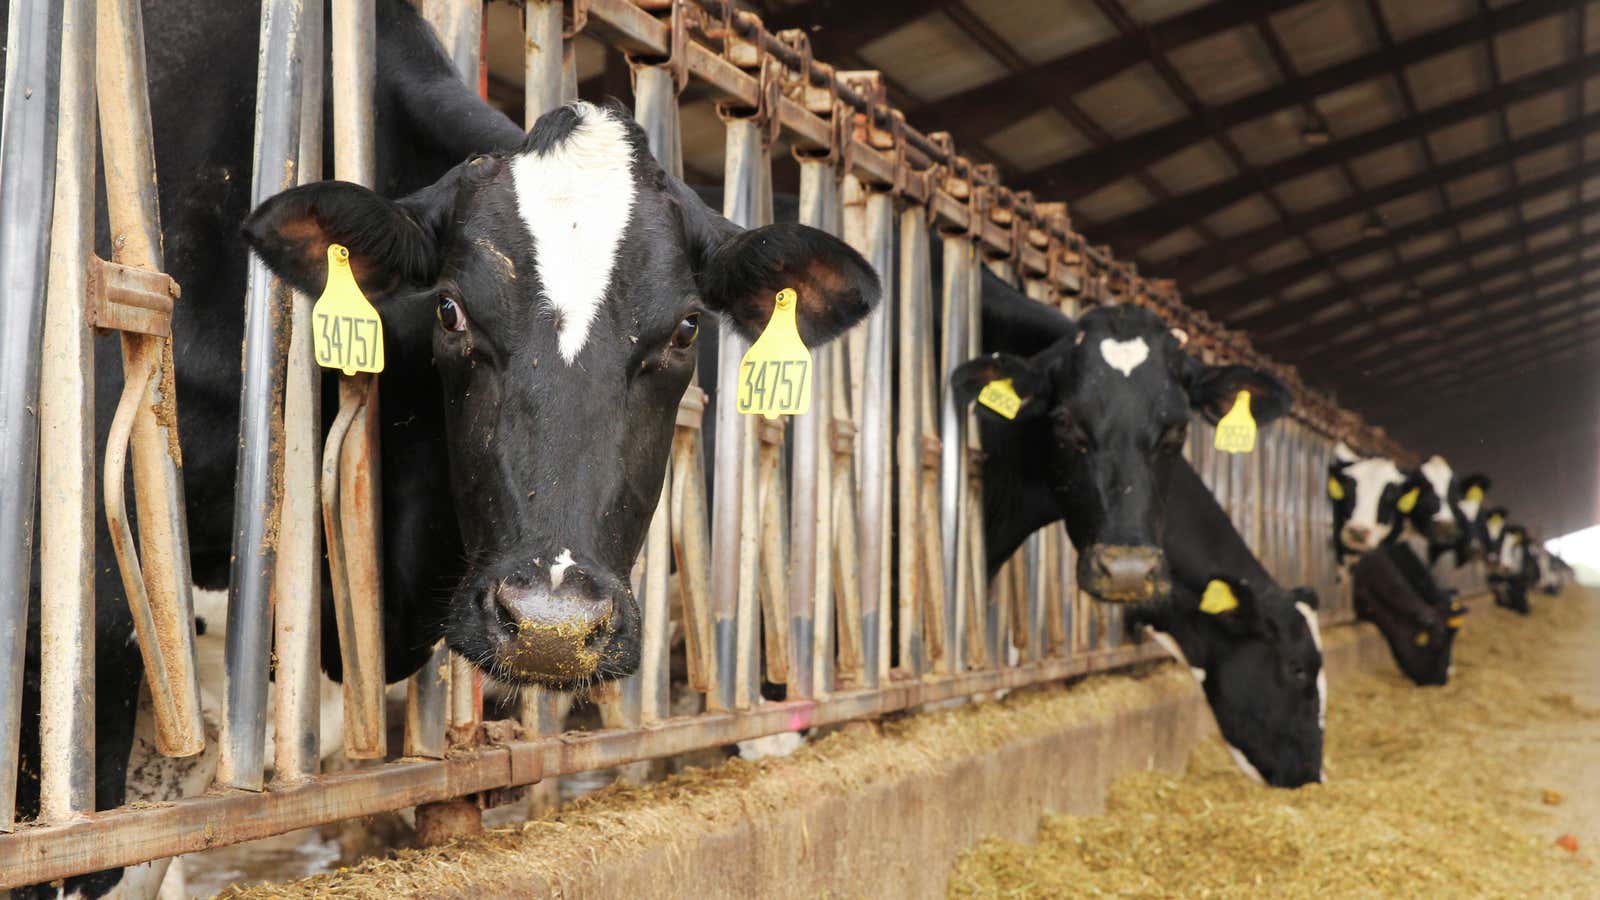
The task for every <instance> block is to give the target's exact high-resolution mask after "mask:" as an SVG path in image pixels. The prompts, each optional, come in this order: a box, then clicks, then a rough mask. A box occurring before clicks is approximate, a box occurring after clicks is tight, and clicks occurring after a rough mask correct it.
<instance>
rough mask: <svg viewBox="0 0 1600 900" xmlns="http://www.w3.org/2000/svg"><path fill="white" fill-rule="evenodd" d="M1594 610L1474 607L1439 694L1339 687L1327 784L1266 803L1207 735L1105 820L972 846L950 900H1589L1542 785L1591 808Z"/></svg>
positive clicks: (1579, 603)
mask: <svg viewBox="0 0 1600 900" xmlns="http://www.w3.org/2000/svg"><path fill="white" fill-rule="evenodd" d="M1595 599H1596V598H1594V597H1589V596H1581V595H1579V594H1578V593H1577V592H1573V593H1569V594H1568V596H1566V597H1564V598H1561V599H1558V600H1551V601H1548V602H1546V603H1544V604H1542V608H1541V609H1538V610H1536V612H1535V614H1534V617H1533V618H1532V619H1523V618H1521V617H1518V616H1513V615H1510V614H1509V613H1505V612H1503V611H1501V610H1496V609H1492V608H1489V609H1486V607H1487V606H1488V604H1486V603H1480V604H1479V607H1480V609H1479V611H1478V613H1476V614H1475V615H1474V616H1473V621H1472V622H1470V623H1469V625H1468V628H1467V629H1466V630H1465V631H1463V632H1462V634H1461V637H1460V639H1459V641H1458V643H1457V645H1456V646H1457V651H1456V674H1455V677H1454V678H1453V679H1452V681H1451V684H1450V685H1449V686H1447V687H1444V688H1430V689H1418V688H1416V687H1413V686H1411V685H1410V684H1409V683H1408V682H1406V681H1404V679H1402V678H1401V677H1400V675H1399V674H1398V673H1395V672H1393V670H1392V669H1390V668H1386V669H1382V670H1379V671H1378V672H1377V673H1375V674H1369V675H1360V676H1355V677H1351V678H1347V679H1344V680H1342V681H1340V682H1339V684H1338V686H1337V688H1336V690H1335V692H1334V693H1333V695H1332V697H1331V698H1330V707H1329V710H1328V745H1327V753H1326V755H1327V760H1328V765H1327V770H1328V777H1329V783H1327V784H1325V785H1315V786H1311V787H1308V788H1305V789H1302V790H1299V791H1294V792H1286V791H1268V790H1262V789H1261V788H1259V787H1256V786H1254V785H1251V784H1249V783H1247V782H1246V781H1245V780H1244V779H1242V778H1240V777H1239V775H1238V774H1237V772H1236V771H1235V770H1234V768H1233V765H1232V764H1231V763H1230V761H1229V760H1228V757H1227V755H1226V753H1225V752H1224V751H1223V748H1222V746H1221V744H1220V742H1218V741H1216V740H1215V739H1211V740H1207V741H1206V742H1205V743H1204V744H1203V745H1202V747H1201V748H1200V749H1199V750H1197V752H1196V754H1195V756H1194V758H1193V760H1192V761H1191V763H1190V766H1189V769H1188V771H1187V773H1185V774H1181V775H1172V774H1166V773H1159V772H1141V773H1137V774H1134V775H1127V776H1124V777H1122V778H1120V779H1118V780H1117V781H1116V782H1115V783H1114V784H1113V786H1112V789H1111V792H1110V795H1109V797H1108V800H1107V808H1106V812H1105V813H1104V814H1103V815H1098V816H1089V817H1069V816H1048V817H1046V818H1045V820H1044V821H1043V823H1042V824H1041V831H1040V834H1039V839H1038V843H1037V844H1036V845H1032V846H1030V845H1025V844H1020V843H1017V842H1015V841H1009V840H1001V839H995V838H990V839H987V840H985V841H984V842H983V843H981V844H980V845H979V846H978V847H977V848H975V849H974V850H973V851H971V852H970V853H968V854H967V855H966V856H964V857H963V858H962V859H961V860H960V862H959V863H958V864H957V866H956V869H955V872H954V875H953V877H952V879H951V882H950V889H949V893H950V896H952V897H1077V896H1119V897H1165V896H1185V897H1247V896H1248V897H1254V896H1261V895H1265V894H1271V895H1273V896H1294V897H1309V896H1316V897H1328V896H1341V897H1342V896H1357V897H1399V896H1412V897H1423V896H1426V897H1440V896H1501V897H1553V896H1600V873H1597V870H1596V867H1595V866H1594V858H1593V853H1592V851H1590V850H1587V849H1581V850H1580V851H1579V852H1577V853H1573V852H1569V851H1568V850H1566V849H1560V848H1557V847H1556V846H1555V845H1554V843H1553V840H1552V834H1554V833H1559V832H1560V831H1561V830H1564V829H1563V828H1562V827H1561V826H1563V825H1564V824H1567V822H1566V821H1564V820H1563V816H1566V815H1567V814H1568V813H1567V810H1569V809H1570V808H1571V805H1572V804H1570V803H1569V804H1567V805H1565V806H1561V807H1559V808H1552V807H1553V806H1556V805H1557V804H1561V803H1562V801H1563V800H1564V799H1566V798H1564V797H1563V795H1562V794H1561V793H1560V792H1558V791H1556V790H1554V789H1553V788H1551V787H1550V786H1549V781H1547V780H1545V779H1549V778H1552V777H1556V776H1557V775H1558V774H1559V772H1560V771H1562V770H1563V769H1565V770H1568V771H1569V772H1572V773H1574V774H1575V777H1576V779H1577V780H1579V781H1583V782H1586V790H1585V793H1587V794H1588V795H1589V801H1590V803H1591V804H1595V805H1591V806H1590V807H1589V808H1590V811H1591V812H1590V814H1591V815H1593V814H1594V813H1593V811H1594V810H1595V809H1596V808H1600V802H1597V801H1600V798H1596V797H1594V796H1593V795H1594V794H1595V792H1596V786H1597V784H1600V782H1597V780H1596V779H1597V775H1600V773H1597V772H1596V771H1595V770H1596V768H1600V756H1597V750H1600V710H1597V709H1595V708H1592V707H1589V706H1585V705H1583V704H1582V703H1579V702H1578V701H1577V700H1576V699H1575V698H1574V697H1573V696H1572V695H1571V694H1569V693H1566V692H1565V691H1564V690H1563V686H1564V685H1563V679H1564V678H1565V679H1572V678H1574V677H1579V678H1591V679H1592V677H1593V676H1592V675H1588V674H1582V669H1588V670H1590V671H1593V670H1594V668H1595V667H1594V666H1593V665H1589V666H1581V665H1580V663H1578V662H1577V661H1579V660H1585V659H1592V656H1591V655H1590V654H1592V652H1593V650H1592V642H1593V640H1594V638H1595V636H1596V631H1595V627H1596V624H1597V623H1600V610H1596V609H1595V606H1596V604H1595ZM1575 669H1579V671H1575ZM1583 687H1585V688H1591V689H1592V688H1594V685H1593V684H1585V685H1583ZM1596 696H1600V695H1596ZM1574 734H1577V735H1578V736H1579V737H1578V738H1577V740H1576V741H1574V739H1573V736H1574ZM1558 744H1564V745H1563V746H1556V745H1558ZM1579 754H1581V755H1586V756H1587V761H1585V760H1584V759H1583V757H1582V756H1579V757H1578V758H1577V759H1574V756H1575V755H1579ZM1552 763H1554V765H1552ZM1574 766H1576V768H1573V767H1574ZM1586 767H1587V768H1586ZM1569 796H1573V797H1576V796H1579V795H1577V794H1571V795H1569ZM1546 804H1549V805H1546ZM1596 837H1600V835H1591V836H1590V837H1589V839H1588V840H1589V841H1590V842H1591V843H1592V842H1593V841H1594V840H1595V838H1596Z"/></svg>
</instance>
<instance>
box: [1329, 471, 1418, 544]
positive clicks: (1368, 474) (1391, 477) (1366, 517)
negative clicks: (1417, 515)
mask: <svg viewBox="0 0 1600 900" xmlns="http://www.w3.org/2000/svg"><path fill="white" fill-rule="evenodd" d="M1344 474H1346V475H1348V476H1349V477H1350V479H1351V480H1352V481H1354V482H1355V484H1356V487H1355V495H1356V505H1355V509H1354V510H1352V511H1351V513H1350V521H1352V522H1354V523H1356V524H1357V525H1365V526H1367V527H1368V528H1371V529H1373V530H1374V533H1375V534H1376V532H1377V531H1382V532H1383V534H1388V529H1387V528H1385V527H1383V526H1380V525H1379V524H1378V501H1379V500H1380V499H1382V498H1383V489H1384V488H1386V487H1388V486H1389V485H1391V484H1399V483H1401V482H1403V481H1405V480H1406V479H1405V476H1403V475H1401V474H1400V468H1399V467H1398V466H1396V465H1395V464H1394V463H1393V462H1392V461H1391V460H1389V459H1386V458H1384V457H1382V456H1374V457H1372V458H1371V459H1363V460H1361V461H1360V462H1355V463H1351V464H1350V465H1348V466H1346V467H1345V469H1344ZM1377 536H1378V537H1382V535H1377Z"/></svg>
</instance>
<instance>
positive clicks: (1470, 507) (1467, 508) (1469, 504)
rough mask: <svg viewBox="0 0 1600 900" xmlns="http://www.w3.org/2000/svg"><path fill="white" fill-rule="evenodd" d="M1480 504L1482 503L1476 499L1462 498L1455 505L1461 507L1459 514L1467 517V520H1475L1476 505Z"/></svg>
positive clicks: (1476, 516)
mask: <svg viewBox="0 0 1600 900" xmlns="http://www.w3.org/2000/svg"><path fill="white" fill-rule="evenodd" d="M1481 505H1482V504H1481V503H1480V502H1479V501H1477V500H1462V501H1460V502H1459V503H1457V504H1456V506H1458V507H1460V508H1461V514H1462V515H1464V516H1466V517H1467V521H1468V522H1473V521H1476V520H1477V518H1478V507H1479V506H1481Z"/></svg>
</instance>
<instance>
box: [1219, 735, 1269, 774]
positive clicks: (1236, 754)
mask: <svg viewBox="0 0 1600 900" xmlns="http://www.w3.org/2000/svg"><path fill="white" fill-rule="evenodd" d="M1222 746H1224V747H1227V748H1228V755H1229V756H1231V757H1233V764H1234V765H1236V766H1238V767H1239V771H1241V772H1243V773H1244V774H1246V775H1248V776H1250V780H1251V781H1254V782H1255V783H1256V784H1266V783H1267V780H1266V779H1265V778H1262V777H1261V770H1260V769H1257V768H1256V767H1255V764H1254V763H1252V762H1250V760H1249V759H1248V758H1247V757H1246V756H1245V755H1244V753H1243V752H1241V751H1240V750H1239V748H1238V747H1235V746H1234V745H1232V744H1230V743H1228V742H1227V741H1223V742H1222Z"/></svg>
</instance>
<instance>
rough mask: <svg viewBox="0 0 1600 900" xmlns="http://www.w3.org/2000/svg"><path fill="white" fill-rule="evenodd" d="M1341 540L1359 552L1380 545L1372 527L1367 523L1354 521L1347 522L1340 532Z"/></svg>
mask: <svg viewBox="0 0 1600 900" xmlns="http://www.w3.org/2000/svg"><path fill="white" fill-rule="evenodd" d="M1339 540H1340V541H1342V542H1343V543H1344V545H1345V546H1346V547H1348V548H1350V549H1351V550H1355V551H1358V552H1365V551H1367V550H1371V549H1373V548H1374V547H1377V546H1378V542H1377V540H1376V539H1375V538H1374V537H1373V532H1372V528H1371V527H1369V526H1366V525H1357V524H1356V523H1354V522H1346V523H1345V526H1344V529H1343V530H1342V531H1340V532H1339Z"/></svg>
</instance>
